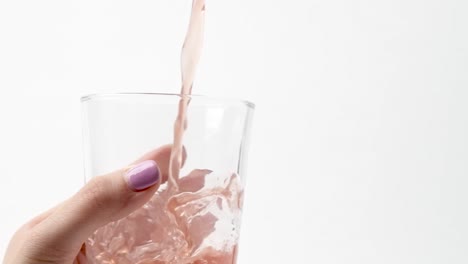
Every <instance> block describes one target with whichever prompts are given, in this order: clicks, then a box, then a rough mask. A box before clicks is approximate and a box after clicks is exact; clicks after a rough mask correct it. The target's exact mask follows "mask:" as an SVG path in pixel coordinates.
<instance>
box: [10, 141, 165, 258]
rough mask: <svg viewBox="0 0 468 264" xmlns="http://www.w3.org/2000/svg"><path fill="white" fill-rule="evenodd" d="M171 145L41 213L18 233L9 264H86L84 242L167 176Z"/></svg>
mask: <svg viewBox="0 0 468 264" xmlns="http://www.w3.org/2000/svg"><path fill="white" fill-rule="evenodd" d="M170 153H171V146H169V145H167V146H163V147H161V148H159V149H157V150H154V151H152V152H150V153H148V154H146V155H144V156H143V157H141V158H140V159H138V160H137V161H136V162H134V163H132V164H131V165H130V166H128V167H126V168H123V169H120V170H117V171H114V172H112V173H109V174H106V175H102V176H98V177H94V178H93V179H92V180H91V181H89V182H88V184H86V185H85V186H84V187H83V188H82V189H81V190H80V191H79V192H78V193H76V194H75V195H74V196H72V197H71V198H69V199H68V200H66V201H64V202H62V203H61V204H59V205H57V206H56V207H54V208H52V209H50V210H48V211H47V212H44V213H43V214H41V215H39V216H37V217H35V218H34V219H32V220H31V221H29V222H28V223H26V224H25V225H24V226H22V227H21V228H20V229H19V230H18V231H17V232H16V234H15V235H14V236H13V238H12V240H11V242H10V245H9V247H8V249H7V252H6V255H5V259H4V264H19V263H21V264H32V263H34V264H40V263H57V264H58V263H60V264H64V263H67V264H72V263H86V259H85V256H84V251H83V250H82V249H83V243H84V242H85V240H86V239H87V238H88V237H90V236H91V235H92V234H93V233H94V231H95V230H96V229H98V228H99V227H101V226H104V225H106V224H107V223H110V222H113V221H116V220H119V219H121V218H123V217H125V216H127V215H129V214H130V213H132V212H133V211H135V210H136V209H138V208H140V207H141V206H143V205H144V204H145V203H146V202H147V201H149V200H150V198H151V197H152V196H153V195H154V193H155V192H156V190H157V189H158V187H159V185H160V184H161V182H163V181H165V180H167V172H168V167H169V158H170Z"/></svg>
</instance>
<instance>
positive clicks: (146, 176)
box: [124, 160, 160, 192]
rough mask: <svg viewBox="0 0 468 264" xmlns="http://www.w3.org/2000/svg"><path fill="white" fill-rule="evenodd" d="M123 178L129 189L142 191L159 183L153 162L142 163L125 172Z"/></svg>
mask: <svg viewBox="0 0 468 264" xmlns="http://www.w3.org/2000/svg"><path fill="white" fill-rule="evenodd" d="M124 177H125V179H126V181H127V184H128V186H129V187H130V189H132V190H133V191H135V192H138V191H143V190H145V189H148V188H149V187H151V186H153V185H155V184H156V183H157V182H158V181H159V178H160V172H159V167H158V165H157V164H156V162H155V161H153V160H147V161H143V162H141V163H139V164H137V165H136V166H134V167H133V168H131V169H130V170H129V171H127V173H125V176H124Z"/></svg>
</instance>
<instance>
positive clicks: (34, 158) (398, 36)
mask: <svg viewBox="0 0 468 264" xmlns="http://www.w3.org/2000/svg"><path fill="white" fill-rule="evenodd" d="M189 6H190V3H189V0H140V1H129V0H126V1H123V0H112V1H111V0H44V1H35V0H1V1H0V89H1V90H0V92H1V94H0V122H1V129H0V172H1V174H0V179H1V181H0V216H1V218H0V256H1V255H3V253H4V251H5V247H6V245H7V242H8V240H9V238H10V236H11V235H12V233H13V232H14V230H15V229H16V228H18V227H19V226H20V225H21V223H23V222H24V221H26V220H27V219H29V218H31V217H32V216H34V215H36V214H37V213H39V212H40V211H42V210H44V209H46V208H48V207H51V206H52V205H54V204H56V203H58V202H59V201H61V200H63V199H65V198H66V197H68V196H70V195H71V194H73V193H74V192H75V191H76V190H77V189H78V188H80V186H81V185H82V181H83V180H82V179H83V176H82V175H83V168H82V156H81V155H82V152H81V151H82V149H81V118H80V103H79V97H80V96H81V95H84V94H87V93H95V92H118V91H128V92H177V91H178V89H179V86H180V85H179V75H180V74H179V52H180V46H181V43H182V39H183V35H184V34H185V29H186V24H187V19H188V11H189ZM207 11H208V14H207V33H206V39H207V43H206V49H205V52H204V55H203V62H202V65H201V69H200V71H199V75H198V79H197V84H196V87H195V88H194V89H195V91H196V93H199V94H209V95H223V96H233V97H242V98H246V99H250V100H252V101H254V102H255V103H256V104H257V111H256V116H255V124H254V130H253V134H252V144H251V155H250V166H249V179H248V195H247V197H246V208H245V218H244V225H243V234H242V242H241V243H242V246H241V252H240V260H239V262H240V263H241V264H251V263H252V264H253V263H278V264H284V263H293V264H295V263H304V264H308V263H321V264H332V263H333V264H335V263H343V264H353V263H356V264H367V263H368V264H375V263H389V264H394V263H408V264H410V263H411V264H414V263H424V264H428V263H441V264H442V263H451V264H457V263H468V250H467V249H468V225H467V223H468V212H467V210H468V178H467V176H468V136H467V135H468V16H467V14H468V1H465V0H458V1H457V0H424V1H423V0H392V1H383V0H355V1H348V0H327V1H325V0H307V1H300V0H289V1H277V0H236V1H227V0H210V1H209V2H208V6H207Z"/></svg>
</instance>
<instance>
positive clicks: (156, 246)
mask: <svg viewBox="0 0 468 264" xmlns="http://www.w3.org/2000/svg"><path fill="white" fill-rule="evenodd" d="M180 99H181V95H178V94H150V93H145V94H143V93H139V94H138V93H120V94H98V95H89V96H85V97H83V98H82V99H81V101H82V109H83V134H84V157H85V159H84V160H85V164H84V165H85V179H86V181H88V180H90V179H91V178H92V177H94V176H97V175H102V174H105V173H108V172H112V171H114V170H116V169H118V168H122V167H125V166H127V165H128V164H129V163H131V162H132V161H134V160H135V159H136V158H138V157H140V156H142V155H143V154H145V153H147V152H149V151H151V150H153V149H155V148H158V147H159V146H163V145H166V144H171V142H172V141H173V133H174V122H175V120H176V117H177V111H178V105H179V100H180ZM253 111H254V105H253V104H252V103H250V102H248V101H243V100H236V99H226V98H213V97H206V96H196V95H193V96H189V107H188V111H187V124H186V125H187V130H186V132H185V134H184V139H183V145H184V149H185V151H186V153H187V155H186V160H185V162H184V165H183V167H182V168H181V171H180V179H179V181H180V182H182V181H184V179H185V182H190V181H193V180H194V179H196V180H199V183H197V184H196V185H197V187H196V188H187V189H183V190H180V191H179V192H177V193H176V194H174V193H170V192H169V188H168V186H167V182H164V183H162V184H161V186H160V188H159V189H158V191H157V192H156V193H155V195H154V196H153V197H152V199H151V200H150V201H149V202H148V203H147V204H145V205H144V206H143V207H142V208H140V209H138V210H137V211H135V212H133V213H132V214H130V215H129V216H128V217H125V218H123V219H121V220H118V221H116V222H112V223H110V224H108V225H106V226H104V227H102V228H100V229H98V230H97V231H96V232H95V233H94V235H93V236H92V237H90V238H89V239H88V240H87V242H86V244H85V251H86V255H87V258H88V262H89V263H119V264H125V263H131V264H135V263H141V264H143V263H156V264H163V263H167V264H169V263H174V264H176V263H177V264H178V263H180V264H185V263H187V264H191V263H193V264H203V263H210V264H224V263H226V264H227V263H229V264H231V263H236V255H237V249H238V239H239V233H240V223H241V213H242V204H243V195H244V187H245V176H246V163H247V147H248V142H249V131H250V127H251V120H252V115H253ZM169 204H170V205H169ZM169 207H171V209H170V210H169V209H168V208H169Z"/></svg>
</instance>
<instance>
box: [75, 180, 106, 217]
mask: <svg viewBox="0 0 468 264" xmlns="http://www.w3.org/2000/svg"><path fill="white" fill-rule="evenodd" d="M110 184H111V183H110V182H109V181H108V180H107V179H106V178H104V177H102V176H98V177H94V178H93V179H91V180H90V181H89V182H88V184H87V185H86V187H85V188H84V189H83V191H82V193H81V195H82V196H83V198H84V200H85V202H86V203H87V204H88V205H89V206H90V209H91V210H92V211H104V210H105V209H106V208H109V206H111V205H112V203H113V197H112V194H111V192H110V191H109V187H110V186H109V185H110Z"/></svg>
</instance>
